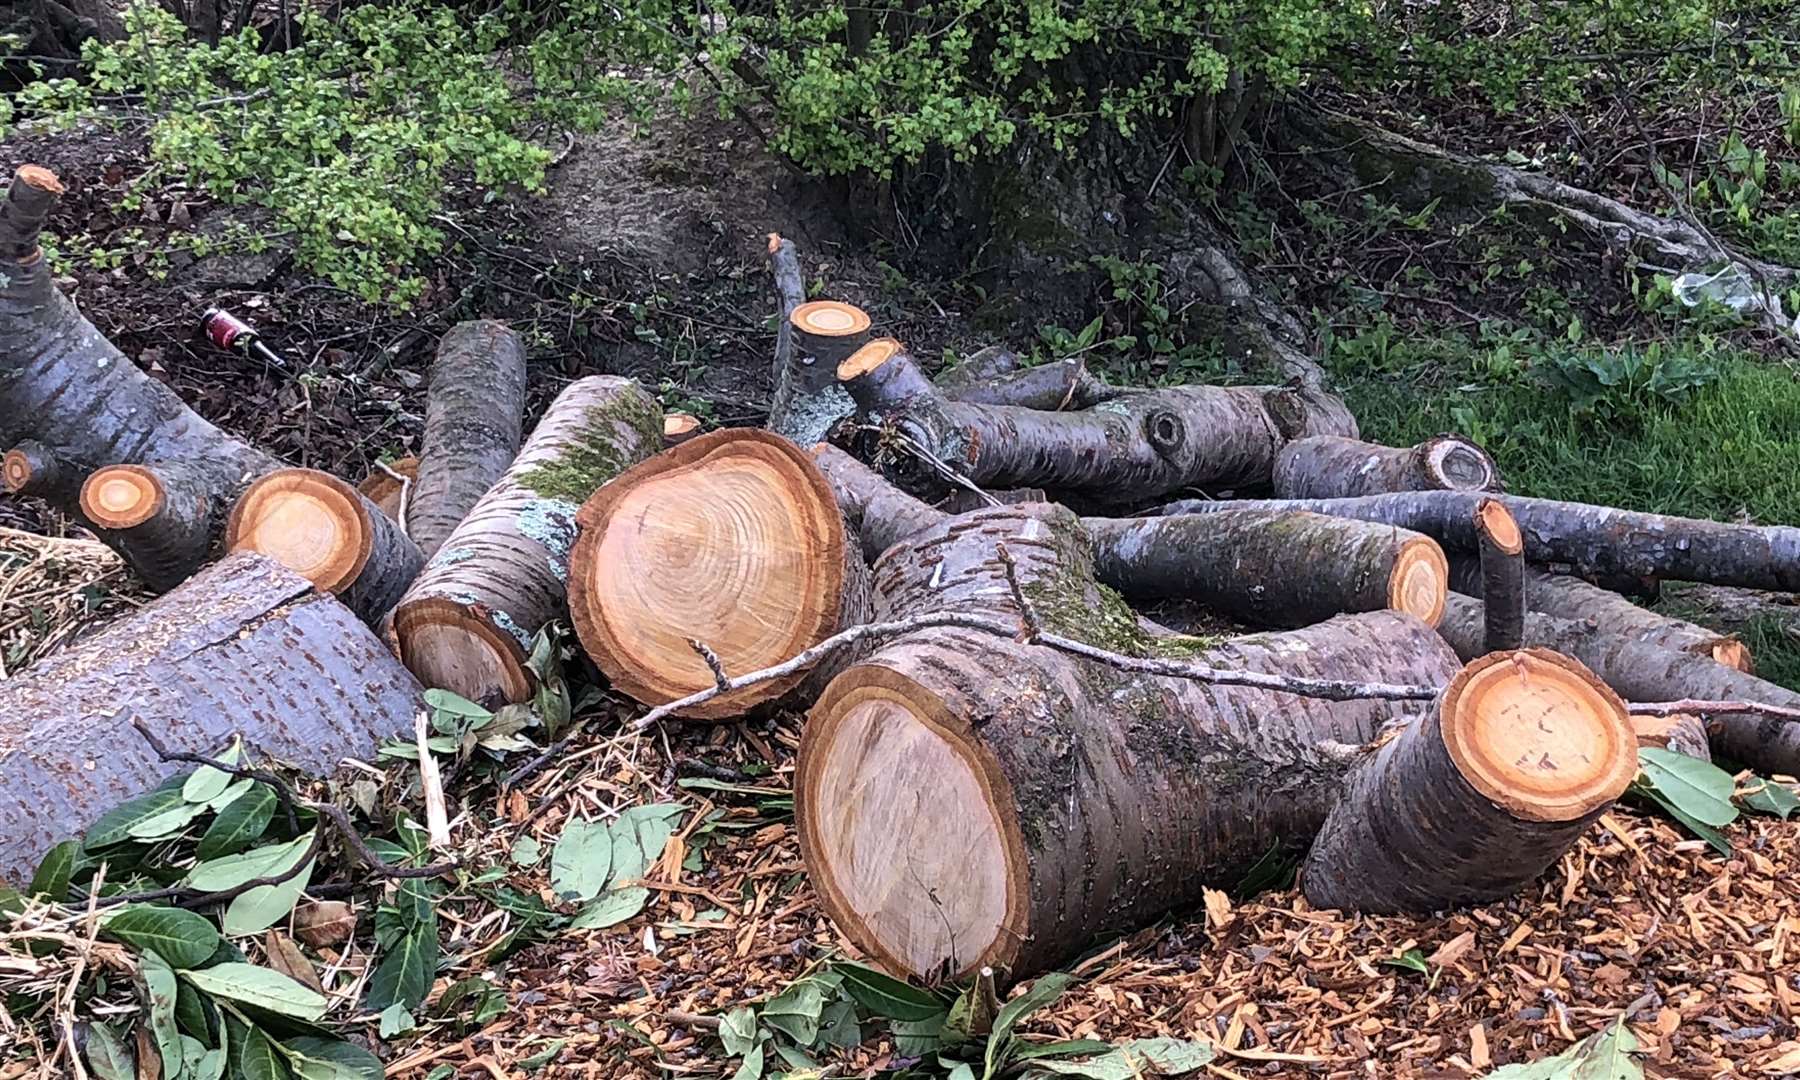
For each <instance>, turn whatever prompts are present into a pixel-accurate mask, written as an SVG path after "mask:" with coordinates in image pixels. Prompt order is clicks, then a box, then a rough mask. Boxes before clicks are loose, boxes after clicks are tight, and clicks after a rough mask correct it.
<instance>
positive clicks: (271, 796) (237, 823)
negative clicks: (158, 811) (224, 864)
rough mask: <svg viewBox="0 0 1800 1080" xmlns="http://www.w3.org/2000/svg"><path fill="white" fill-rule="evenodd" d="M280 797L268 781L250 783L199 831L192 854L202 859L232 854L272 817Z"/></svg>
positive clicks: (265, 827) (265, 826) (253, 837)
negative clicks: (198, 843) (277, 796)
mask: <svg viewBox="0 0 1800 1080" xmlns="http://www.w3.org/2000/svg"><path fill="white" fill-rule="evenodd" d="M279 801H280V800H278V799H277V798H276V797H275V791H274V789H273V788H271V787H269V785H267V784H252V785H251V787H250V790H248V791H246V792H244V794H242V795H240V796H238V797H237V798H235V799H233V800H232V801H231V802H230V803H228V804H227V805H226V806H225V807H224V808H223V809H221V810H220V811H219V816H218V817H216V818H213V820H212V824H210V825H208V826H207V827H206V832H205V833H203V834H201V837H200V846H199V847H198V848H196V849H195V854H196V855H198V856H199V857H200V859H201V861H203V862H204V861H209V860H212V859H217V858H220V857H221V856H224V855H235V854H237V853H238V852H240V851H242V850H244V849H245V848H247V847H249V846H250V845H251V844H253V843H255V842H256V840H257V838H258V837H260V836H262V834H263V832H264V831H265V830H267V829H268V827H269V822H270V821H272V820H274V817H275V807H276V805H277V804H278V802H279Z"/></svg>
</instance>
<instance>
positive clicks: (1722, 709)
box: [1625, 698, 1800, 723]
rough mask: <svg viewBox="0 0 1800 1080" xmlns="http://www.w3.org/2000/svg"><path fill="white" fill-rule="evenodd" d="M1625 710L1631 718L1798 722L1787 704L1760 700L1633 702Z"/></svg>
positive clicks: (1797, 712)
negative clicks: (1737, 718) (1739, 718)
mask: <svg viewBox="0 0 1800 1080" xmlns="http://www.w3.org/2000/svg"><path fill="white" fill-rule="evenodd" d="M1625 709H1626V711H1627V712H1629V713H1631V715H1633V716H1698V717H1700V718H1701V719H1702V720H1704V719H1706V718H1707V717H1709V716H1725V715H1730V714H1733V713H1735V714H1738V715H1741V716H1763V717H1767V718H1769V719H1771V720H1786V721H1789V722H1790V723H1800V709H1796V708H1793V707H1791V706H1787V705H1769V704H1766V703H1764V702H1761V701H1699V700H1695V699H1692V698H1684V699H1682V700H1681V701H1634V702H1632V703H1631V704H1629V705H1627V706H1626V707H1625Z"/></svg>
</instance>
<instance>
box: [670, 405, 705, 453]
mask: <svg viewBox="0 0 1800 1080" xmlns="http://www.w3.org/2000/svg"><path fill="white" fill-rule="evenodd" d="M698 434H700V418H699V417H697V416H690V415H689V414H687V413H684V412H672V413H664V414H663V443H664V445H667V446H675V445H677V444H678V443H684V442H686V441H688V440H689V439H691V438H693V437H694V436H695V435H698Z"/></svg>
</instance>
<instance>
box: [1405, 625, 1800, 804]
mask: <svg viewBox="0 0 1800 1080" xmlns="http://www.w3.org/2000/svg"><path fill="white" fill-rule="evenodd" d="M1482 624H1483V612H1482V606H1481V602H1480V601H1479V600H1471V599H1469V598H1468V597H1464V596H1458V595H1456V594H1455V593H1452V594H1451V595H1450V596H1449V598H1448V599H1447V600H1446V602H1445V605H1444V620H1443V622H1441V623H1439V624H1438V633H1440V634H1442V635H1443V636H1444V640H1446V641H1448V642H1449V643H1450V645H1451V647H1452V648H1454V649H1455V650H1456V653H1457V655H1458V656H1461V657H1463V658H1465V659H1471V658H1473V657H1475V656H1477V655H1479V653H1480V651H1481V650H1482V649H1483V648H1484V647H1485V643H1484V641H1483V630H1482ZM1525 641H1526V643H1527V644H1528V645H1533V646H1537V647H1540V648H1547V649H1554V650H1556V651H1557V652H1559V653H1563V654H1564V655H1566V656H1569V657H1571V658H1573V659H1575V660H1579V661H1580V662H1581V663H1583V664H1585V665H1587V667H1588V668H1589V669H1590V670H1592V671H1593V672H1594V674H1596V675H1598V676H1599V677H1600V678H1601V679H1602V680H1604V681H1605V683H1606V685H1608V686H1610V687H1612V688H1613V690H1614V691H1616V692H1617V693H1618V694H1619V696H1620V697H1622V698H1624V699H1625V700H1627V701H1681V700H1687V699H1693V700H1699V701H1755V702H1761V703H1763V704H1767V705H1784V706H1789V707H1793V708H1800V694H1796V693H1794V692H1793V691H1791V690H1787V689H1785V688H1783V687H1780V686H1776V685H1775V684H1774V683H1771V682H1766V681H1764V680H1762V679H1759V678H1757V677H1756V676H1754V675H1746V674H1744V673H1743V672H1741V671H1738V670H1737V669H1736V668H1730V667H1726V666H1725V665H1724V664H1721V663H1719V662H1718V661H1716V660H1713V659H1711V658H1709V657H1705V656H1696V655H1694V654H1693V653H1685V652H1674V651H1671V650H1669V649H1665V648H1662V647H1660V646H1658V645H1653V644H1650V643H1649V642H1644V641H1635V640H1633V639H1631V638H1628V637H1621V636H1619V635H1618V634H1613V633H1609V632H1607V631H1606V630H1605V629H1604V628H1602V627H1596V626H1592V625H1588V624H1584V623H1577V622H1574V621H1572V620H1569V619H1559V618H1556V617H1554V616H1551V615H1539V614H1535V613H1533V614H1531V615H1527V616H1526V617H1525ZM1706 726H1707V733H1708V735H1709V736H1710V740H1709V741H1710V742H1711V745H1712V749H1713V752H1714V753H1717V754H1723V755H1725V756H1726V757H1730V758H1732V759H1734V760H1736V761H1740V762H1743V763H1744V764H1745V765H1747V766H1749V767H1751V768H1753V769H1755V770H1757V771H1758V772H1762V773H1783V774H1785V775H1788V776H1800V724H1791V723H1787V722H1785V721H1783V720H1780V719H1777V718H1773V717H1759V716H1752V715H1744V714H1731V713H1726V714H1721V715H1718V716H1709V717H1706Z"/></svg>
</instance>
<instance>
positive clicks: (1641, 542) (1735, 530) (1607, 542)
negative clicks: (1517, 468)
mask: <svg viewBox="0 0 1800 1080" xmlns="http://www.w3.org/2000/svg"><path fill="white" fill-rule="evenodd" d="M1484 498H1492V499H1495V500H1496V501H1498V502H1500V503H1502V504H1503V505H1505V507H1506V509H1507V510H1508V511H1510V512H1511V513H1512V515H1513V517H1514V518H1515V519H1516V520H1517V521H1518V523H1519V529H1520V531H1522V532H1523V533H1524V534H1525V557H1526V558H1527V559H1529V560H1530V561H1532V562H1535V563H1566V564H1568V565H1569V566H1570V567H1572V568H1573V569H1574V570H1575V572H1576V573H1579V574H1580V575H1581V576H1582V577H1588V578H1592V577H1617V578H1673V579H1674V580H1676V581H1703V582H1709V583H1712V584H1718V585H1743V586H1748V587H1750V588H1755V589H1774V590H1786V591H1793V590H1796V589H1800V528H1794V527H1791V526H1781V525H1730V524H1726V523H1724V522H1720V521H1703V520H1700V519H1697V518H1681V517H1672V516H1668V515H1664V514H1646V513H1641V512H1638V511H1633V510H1620V509H1617V508H1616V507H1611V506H1590V505H1588V504H1586V503H1573V502H1558V501H1556V500H1554V499H1527V498H1523V497H1521V496H1518V495H1482V494H1480V493H1478V492H1462V491H1407V492H1399V493H1395V494H1390V495H1365V496H1362V497H1361V498H1355V499H1260V500H1241V501H1238V502H1233V503H1216V502H1209V501H1207V500H1204V499H1182V500H1179V501H1177V502H1172V503H1169V504H1167V505H1166V506H1164V507H1163V508H1162V509H1161V511H1160V512H1162V513H1166V514H1206V513H1217V512H1218V511H1219V510H1221V509H1225V508H1227V507H1229V508H1231V509H1259V510H1311V511H1313V512H1314V513H1320V514H1332V515H1335V516H1337V517H1351V518H1358V519H1360V520H1363V521H1380V522H1385V523H1387V524H1389V525H1397V526H1399V527H1401V528H1403V529H1412V530H1415V531H1417V532H1422V533H1424V534H1425V535H1427V536H1430V537H1432V538H1434V539H1436V540H1437V542H1438V543H1440V544H1442V545H1443V546H1444V547H1445V549H1446V550H1454V551H1460V552H1464V553H1466V554H1474V553H1475V552H1476V551H1477V550H1478V547H1477V543H1476V536H1475V508H1476V506H1477V505H1478V504H1479V503H1480V501H1481V500H1482V499H1484Z"/></svg>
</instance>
